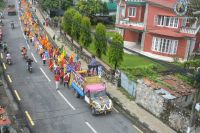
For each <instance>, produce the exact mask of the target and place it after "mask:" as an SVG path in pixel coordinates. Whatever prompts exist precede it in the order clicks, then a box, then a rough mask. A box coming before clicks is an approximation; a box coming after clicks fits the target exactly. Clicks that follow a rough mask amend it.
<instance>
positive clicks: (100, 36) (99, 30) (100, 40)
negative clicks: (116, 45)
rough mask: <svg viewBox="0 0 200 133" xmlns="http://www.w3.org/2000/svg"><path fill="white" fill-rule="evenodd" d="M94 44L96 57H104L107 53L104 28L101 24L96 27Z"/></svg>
mask: <svg viewBox="0 0 200 133" xmlns="http://www.w3.org/2000/svg"><path fill="white" fill-rule="evenodd" d="M94 44H95V49H96V54H97V57H99V58H101V56H102V54H104V55H105V54H106V51H107V38H106V27H105V26H104V25H103V24H102V23H98V24H97V26H96V33H95V35H94Z"/></svg>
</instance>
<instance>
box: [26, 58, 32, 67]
mask: <svg viewBox="0 0 200 133" xmlns="http://www.w3.org/2000/svg"><path fill="white" fill-rule="evenodd" d="M26 62H27V69H29V68H30V67H31V66H32V62H33V60H32V59H31V58H28V59H27V60H26Z"/></svg>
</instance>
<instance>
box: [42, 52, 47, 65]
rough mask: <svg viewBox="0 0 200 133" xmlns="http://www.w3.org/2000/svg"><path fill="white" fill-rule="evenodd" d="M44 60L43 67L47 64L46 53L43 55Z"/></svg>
mask: <svg viewBox="0 0 200 133" xmlns="http://www.w3.org/2000/svg"><path fill="white" fill-rule="evenodd" d="M42 60H43V65H45V64H46V54H45V52H43V54H42Z"/></svg>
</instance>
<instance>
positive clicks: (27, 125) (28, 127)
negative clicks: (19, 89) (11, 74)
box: [0, 59, 33, 133]
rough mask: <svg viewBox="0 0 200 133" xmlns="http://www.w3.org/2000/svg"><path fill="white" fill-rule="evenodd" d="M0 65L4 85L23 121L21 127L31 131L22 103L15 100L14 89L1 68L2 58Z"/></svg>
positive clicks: (31, 132)
mask: <svg viewBox="0 0 200 133" xmlns="http://www.w3.org/2000/svg"><path fill="white" fill-rule="evenodd" d="M0 66H1V67H2V76H3V78H4V80H5V83H6V85H7V86H8V89H9V90H10V92H11V94H12V97H13V98H14V101H15V102H16V103H17V106H18V108H19V113H20V116H22V120H23V121H24V127H23V128H27V129H28V130H29V132H30V133H33V131H32V129H31V127H30V125H29V122H28V120H27V118H26V116H25V113H24V111H25V110H24V109H23V106H22V104H21V103H20V102H19V101H18V100H17V97H16V95H15V93H14V89H13V87H12V85H11V83H9V79H8V77H7V76H6V71H5V70H4V69H3V63H2V59H1V60H0Z"/></svg>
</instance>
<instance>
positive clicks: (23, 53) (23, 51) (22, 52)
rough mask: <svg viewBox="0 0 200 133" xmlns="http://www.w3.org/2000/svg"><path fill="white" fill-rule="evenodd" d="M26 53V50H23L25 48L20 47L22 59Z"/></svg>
mask: <svg viewBox="0 0 200 133" xmlns="http://www.w3.org/2000/svg"><path fill="white" fill-rule="evenodd" d="M26 53H27V50H26V48H25V47H22V49H21V54H22V56H23V57H24V58H25V57H26Z"/></svg>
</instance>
